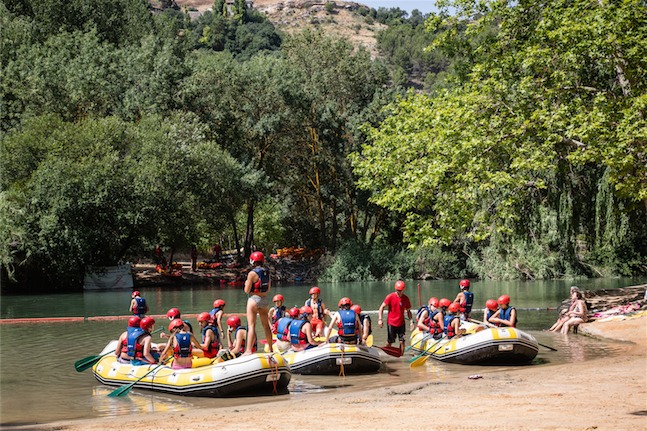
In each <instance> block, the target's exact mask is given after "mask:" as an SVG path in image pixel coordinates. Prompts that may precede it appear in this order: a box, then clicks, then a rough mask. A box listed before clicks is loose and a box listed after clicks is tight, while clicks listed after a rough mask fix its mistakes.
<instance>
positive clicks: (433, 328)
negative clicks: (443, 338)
mask: <svg viewBox="0 0 647 431" xmlns="http://www.w3.org/2000/svg"><path fill="white" fill-rule="evenodd" d="M438 313H440V311H439V310H434V311H431V310H429V320H428V323H425V325H427V326H428V327H429V332H430V333H431V334H433V335H438V334H440V333H441V332H443V330H442V329H440V323H438V321H436V319H434V317H436V315H437V314H438ZM440 316H441V317H443V315H442V314H441V315H440Z"/></svg>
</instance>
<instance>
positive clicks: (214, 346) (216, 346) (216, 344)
mask: <svg viewBox="0 0 647 431" xmlns="http://www.w3.org/2000/svg"><path fill="white" fill-rule="evenodd" d="M209 329H211V330H212V331H213V333H214V334H215V336H216V337H215V338H214V340H213V341H212V342H211V344H210V345H208V346H207V351H206V352H205V356H207V355H212V354H214V355H215V354H216V353H218V350H220V333H219V332H218V328H216V327H215V326H213V325H207V326H205V327H204V328H202V342H203V343H204V340H205V336H206V335H207V331H208V330H209ZM207 357H208V358H213V356H207Z"/></svg>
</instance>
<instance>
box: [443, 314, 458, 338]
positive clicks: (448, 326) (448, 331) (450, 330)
mask: <svg viewBox="0 0 647 431" xmlns="http://www.w3.org/2000/svg"><path fill="white" fill-rule="evenodd" d="M454 319H458V316H456V315H454V314H447V315H446V316H445V321H444V322H443V323H444V324H445V335H447V338H453V337H455V336H456V332H455V331H454V327H453V326H452V322H453V321H454Z"/></svg>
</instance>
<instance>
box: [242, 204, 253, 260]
mask: <svg viewBox="0 0 647 431" xmlns="http://www.w3.org/2000/svg"><path fill="white" fill-rule="evenodd" d="M253 245H254V201H253V200H252V199H250V200H249V201H248V202H247V226H246V228H245V244H244V247H245V250H244V251H245V254H244V257H245V259H247V258H248V257H249V255H250V254H252V246H253Z"/></svg>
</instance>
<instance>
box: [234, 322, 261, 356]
mask: <svg viewBox="0 0 647 431" xmlns="http://www.w3.org/2000/svg"><path fill="white" fill-rule="evenodd" d="M242 330H244V331H245V336H244V337H243V342H242V343H240V351H241V352H244V351H245V349H246V347H247V326H239V327H238V328H236V332H234V340H236V339H237V338H238V331H242ZM255 351H256V344H254V345H253V346H252V352H255Z"/></svg>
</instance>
